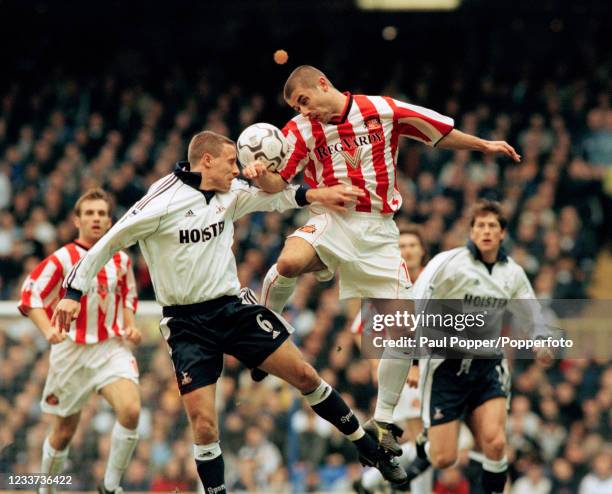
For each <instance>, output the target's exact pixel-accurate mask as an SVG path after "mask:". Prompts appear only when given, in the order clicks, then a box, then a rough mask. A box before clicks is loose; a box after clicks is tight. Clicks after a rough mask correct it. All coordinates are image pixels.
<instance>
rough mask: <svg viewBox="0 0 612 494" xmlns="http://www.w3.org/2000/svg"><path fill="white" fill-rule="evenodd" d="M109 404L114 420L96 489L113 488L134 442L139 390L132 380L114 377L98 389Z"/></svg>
mask: <svg viewBox="0 0 612 494" xmlns="http://www.w3.org/2000/svg"><path fill="white" fill-rule="evenodd" d="M100 394H101V395H102V396H103V397H104V398H105V399H106V401H108V402H109V404H110V405H111V407H112V408H113V410H114V412H115V414H116V416H117V421H116V422H115V425H114V426H113V430H112V433H111V447H110V452H109V455H108V461H107V464H106V472H105V473H104V481H103V483H102V485H101V486H100V489H99V490H100V491H101V492H103V493H106V492H115V491H116V489H117V488H118V487H119V484H120V482H121V478H122V477H123V474H124V473H125V470H126V469H127V467H128V465H129V463H130V460H131V459H132V455H133V453H134V450H135V449H136V445H137V444H138V431H137V428H138V418H139V416H140V393H139V391H138V386H137V385H136V383H135V382H133V381H131V380H129V379H124V378H121V379H117V380H116V381H114V382H112V383H110V384H107V385H106V386H104V387H103V388H102V389H101V390H100Z"/></svg>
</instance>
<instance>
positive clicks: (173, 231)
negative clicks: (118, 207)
mask: <svg viewBox="0 0 612 494" xmlns="http://www.w3.org/2000/svg"><path fill="white" fill-rule="evenodd" d="M187 156H188V160H189V161H188V162H180V163H178V164H177V166H176V168H175V171H174V173H171V174H170V175H168V176H166V177H164V178H162V179H160V180H159V181H157V182H156V183H155V184H153V186H152V187H151V188H150V190H149V192H148V193H147V194H146V195H145V197H143V199H142V200H140V201H138V202H137V203H136V204H135V205H134V206H132V207H131V208H130V209H129V211H128V212H127V213H126V214H125V215H124V216H123V218H122V219H121V220H119V221H118V222H117V224H116V225H115V226H114V227H113V228H111V230H109V232H108V233H107V234H106V235H105V236H104V238H102V239H101V240H100V241H99V242H98V243H97V244H96V245H95V246H94V247H93V248H92V249H91V250H90V251H89V253H88V255H87V256H85V257H84V258H83V259H82V261H81V262H80V263H79V264H78V265H76V266H75V267H74V268H73V269H72V271H71V272H70V274H69V275H68V276H67V277H66V280H65V281H64V285H65V286H66V288H67V292H66V295H65V298H64V299H63V300H61V301H60V302H59V304H58V305H57V307H56V309H55V312H54V314H53V318H52V322H54V323H55V324H57V326H58V327H59V328H60V329H62V328H65V327H66V326H67V325H68V324H69V323H70V321H71V320H72V319H73V318H74V317H76V316H77V314H78V311H79V307H80V305H79V303H78V300H79V299H80V298H81V297H82V296H83V295H84V294H86V293H87V292H88V291H89V287H90V286H91V283H92V281H93V279H94V277H95V273H96V271H97V270H98V269H99V268H100V267H101V266H103V265H104V264H105V263H106V262H107V261H108V260H109V259H110V258H112V256H113V254H114V253H115V252H116V251H118V250H119V249H121V248H123V247H126V246H128V245H132V244H134V243H135V242H139V245H140V248H141V250H142V253H143V256H144V258H145V261H146V263H147V265H148V267H149V270H150V273H151V279H152V280H153V286H154V288H155V297H156V299H157V301H158V302H159V304H160V305H161V306H162V307H163V315H164V318H163V319H162V321H161V322H160V329H161V332H162V334H163V336H164V338H165V339H166V342H167V344H168V346H169V348H170V355H171V359H172V363H173V365H174V370H175V375H176V380H177V385H178V389H179V392H180V394H181V398H182V401H183V405H184V407H185V410H186V412H187V415H188V416H189V421H190V424H191V429H192V432H193V437H194V440H195V444H194V449H193V452H194V457H195V463H196V468H197V471H198V475H199V477H200V480H201V481H202V484H203V486H204V490H205V492H206V493H208V494H210V493H214V494H223V493H225V492H226V486H225V477H224V475H225V474H224V469H225V467H224V461H223V455H222V451H221V446H220V443H219V431H218V426H217V413H216V408H215V396H216V382H217V380H218V379H219V377H220V376H221V371H222V369H223V355H224V354H229V355H233V356H234V357H236V358H237V359H238V360H240V361H241V362H243V363H244V364H245V365H246V366H247V367H249V368H254V367H261V368H262V369H263V370H265V371H266V372H269V373H271V374H273V375H276V376H278V377H280V378H281V379H284V380H285V381H287V382H288V383H290V384H291V385H293V386H295V387H296V388H297V389H298V390H299V391H300V392H301V393H302V394H303V396H304V398H305V400H306V401H307V402H308V404H309V405H310V406H311V407H312V409H313V410H314V411H315V413H317V414H318V415H319V416H320V417H322V418H323V419H325V420H327V421H328V422H330V423H331V424H332V425H334V426H335V427H336V428H337V429H338V430H339V431H341V432H342V433H343V434H344V435H345V436H346V437H347V438H348V439H349V440H350V441H352V443H353V444H354V445H355V447H356V448H357V450H358V452H359V458H360V460H361V461H362V462H363V463H364V464H367V465H370V466H376V467H377V468H379V469H380V470H381V472H382V473H383V474H384V476H385V478H386V479H388V480H390V481H392V482H394V483H401V482H403V481H404V480H405V479H406V473H405V471H404V470H403V469H402V468H401V467H400V466H399V465H398V464H397V462H396V460H395V458H394V457H392V456H391V455H389V454H388V453H387V452H385V451H384V450H382V448H379V446H378V444H377V443H376V441H375V440H374V439H373V438H372V437H370V435H369V434H366V432H365V431H364V430H363V428H362V427H361V425H360V423H359V420H358V419H357V417H356V416H355V415H354V413H353V412H352V411H351V409H350V408H349V407H348V405H347V404H346V402H345V401H344V400H343V399H342V397H341V396H340V394H339V393H338V392H337V391H335V390H334V389H333V388H332V387H331V386H330V385H329V384H327V383H326V382H325V381H323V380H322V379H321V378H320V377H319V375H318V374H317V372H316V371H315V369H313V367H312V366H310V365H309V364H308V363H307V362H306V361H305V360H304V358H303V356H302V354H301V353H300V351H299V349H298V348H297V347H296V346H295V344H293V342H292V341H291V339H289V330H290V327H289V326H288V324H287V323H286V321H284V320H283V319H282V318H281V317H280V316H278V315H277V314H275V313H274V312H272V311H271V310H270V309H268V308H266V307H263V306H261V305H252V304H246V303H243V302H242V300H241V299H240V298H238V294H239V292H240V283H239V281H238V275H237V269H236V259H235V258H234V254H233V252H232V244H233V242H234V221H237V220H238V219H239V218H241V217H243V216H245V215H247V214H249V213H252V212H255V211H272V210H277V211H284V210H287V209H291V208H298V207H301V206H305V205H307V204H309V203H310V202H312V201H321V202H323V203H325V204H326V205H327V206H328V207H329V208H331V209H338V210H340V211H342V210H343V209H344V206H342V203H347V202H350V201H353V200H355V199H357V198H358V197H360V196H361V192H360V191H359V190H356V189H353V188H350V190H347V188H346V186H336V187H329V188H319V189H309V188H308V187H304V186H300V187H297V186H293V187H290V188H287V189H284V190H283V191H281V192H279V193H276V194H268V193H266V192H264V191H262V190H260V189H258V188H256V187H251V186H249V185H248V184H246V183H245V182H242V181H240V180H236V177H237V176H238V174H239V171H238V165H237V162H236V146H235V144H234V142H233V141H232V140H230V139H228V138H226V137H224V136H221V135H219V134H216V133H214V132H210V131H203V132H200V133H198V134H196V135H195V136H193V138H192V139H191V142H190V143H189V148H188V151H187ZM168 256H171V258H169V257H168Z"/></svg>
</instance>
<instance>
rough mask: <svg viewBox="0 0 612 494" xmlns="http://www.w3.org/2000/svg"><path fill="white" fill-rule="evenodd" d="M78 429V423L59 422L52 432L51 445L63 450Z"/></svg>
mask: <svg viewBox="0 0 612 494" xmlns="http://www.w3.org/2000/svg"><path fill="white" fill-rule="evenodd" d="M75 431H76V424H72V423H70V422H63V423H59V424H58V425H57V426H56V427H55V428H54V429H53V431H52V432H51V441H50V442H51V446H52V447H53V448H54V449H57V450H62V449H65V448H67V447H68V445H69V444H70V441H72V437H73V436H74V433H75Z"/></svg>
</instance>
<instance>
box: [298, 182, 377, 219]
mask: <svg viewBox="0 0 612 494" xmlns="http://www.w3.org/2000/svg"><path fill="white" fill-rule="evenodd" d="M364 195H365V192H364V191H363V190H361V189H358V188H357V187H353V186H351V185H334V186H332V187H321V188H318V189H309V190H308V192H306V199H307V200H308V202H309V203H311V204H312V203H313V202H318V203H320V204H323V205H324V206H325V207H326V208H327V209H331V210H332V211H337V212H339V213H345V212H346V211H348V209H347V207H346V205H347V203H354V202H356V201H357V199H359V198H360V197H363V196H364Z"/></svg>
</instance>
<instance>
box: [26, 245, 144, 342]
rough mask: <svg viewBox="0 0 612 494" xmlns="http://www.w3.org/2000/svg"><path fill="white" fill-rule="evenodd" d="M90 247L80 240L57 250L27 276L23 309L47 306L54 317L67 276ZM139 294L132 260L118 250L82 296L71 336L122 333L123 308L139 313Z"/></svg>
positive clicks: (86, 338) (94, 338)
mask: <svg viewBox="0 0 612 494" xmlns="http://www.w3.org/2000/svg"><path fill="white" fill-rule="evenodd" d="M87 250H88V249H87V248H85V247H83V246H82V245H80V244H78V243H77V242H76V241H75V242H72V243H70V244H67V245H65V246H64V247H62V248H61V249H58V250H56V251H55V252H54V253H53V254H51V255H50V256H49V257H47V258H46V259H45V260H44V261H42V262H41V263H40V264H39V265H38V266H36V268H35V269H34V271H32V273H30V275H29V276H28V277H27V278H26V279H25V281H24V283H23V286H22V288H21V303H20V305H19V311H20V312H21V313H22V314H23V315H27V311H28V310H29V309H33V308H41V309H45V312H46V313H47V316H49V318H51V316H52V315H53V310H54V309H55V306H56V305H57V303H58V302H59V301H60V300H61V299H62V297H63V296H64V293H65V292H66V290H65V288H62V283H63V281H64V278H65V277H66V276H67V275H68V273H69V272H70V270H71V269H72V266H74V265H75V264H76V263H77V262H78V261H79V259H81V257H83V256H84V255H85V254H86V253H87ZM137 305H138V294H137V292H136V281H135V278H134V270H133V268H132V261H131V260H130V257H129V256H128V255H127V254H126V253H125V252H122V251H120V252H117V253H115V254H114V255H113V257H112V259H111V260H110V261H109V262H108V263H106V265H105V266H104V267H103V268H102V269H101V270H100V271H99V272H98V275H97V277H96V282H95V283H94V284H92V287H91V289H90V290H89V291H88V292H87V293H85V294H83V297H82V298H81V311H80V312H79V316H78V318H77V320H76V321H74V322H73V323H72V325H71V327H70V331H69V333H68V337H69V338H70V339H71V340H72V341H74V342H75V343H88V344H89V343H98V342H100V341H104V340H106V339H107V338H112V337H115V336H119V335H120V332H121V331H122V330H123V325H124V323H123V308H127V309H131V310H133V311H134V312H136V306H137Z"/></svg>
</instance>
